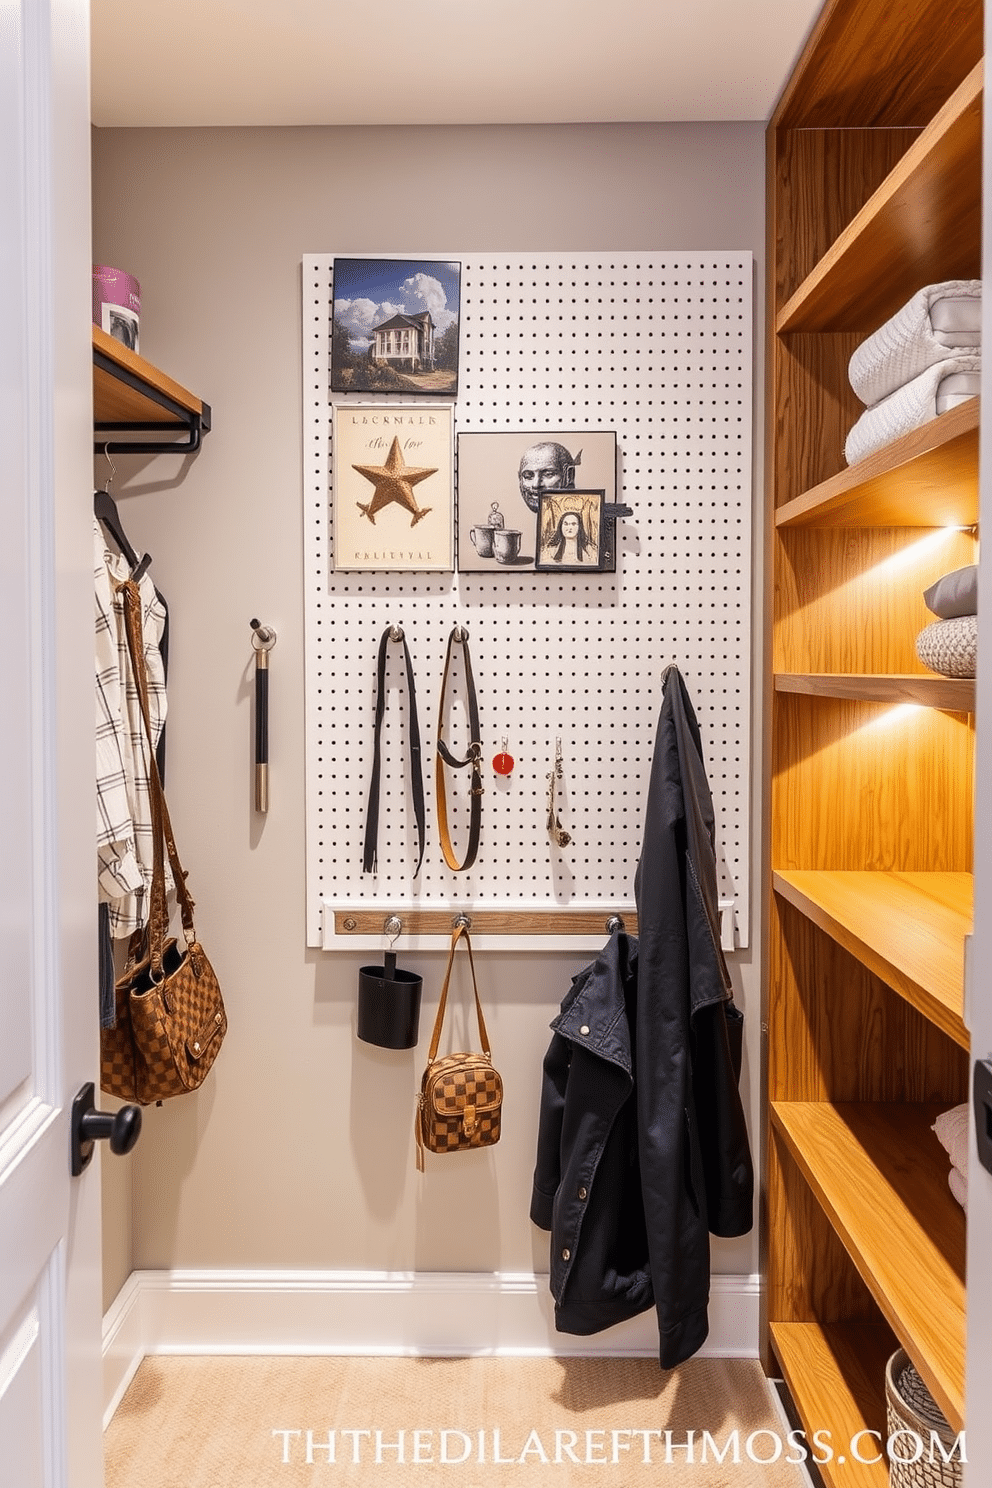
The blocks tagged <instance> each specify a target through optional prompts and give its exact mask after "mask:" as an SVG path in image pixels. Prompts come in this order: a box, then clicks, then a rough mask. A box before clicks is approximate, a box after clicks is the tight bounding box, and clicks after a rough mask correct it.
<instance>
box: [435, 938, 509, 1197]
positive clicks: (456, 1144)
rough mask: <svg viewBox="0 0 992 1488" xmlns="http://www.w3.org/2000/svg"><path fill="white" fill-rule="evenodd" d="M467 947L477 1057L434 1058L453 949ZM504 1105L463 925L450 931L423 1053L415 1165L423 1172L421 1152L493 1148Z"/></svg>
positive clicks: (453, 957)
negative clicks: (437, 999)
mask: <svg viewBox="0 0 992 1488" xmlns="http://www.w3.org/2000/svg"><path fill="white" fill-rule="evenodd" d="M463 938H464V941H465V945H466V947H467V948H468V960H469V965H470V966H471V968H472V990H473V992H474V993H475V1011H476V1013H477V1015H478V1019H479V1038H480V1040H481V1043H482V1052H481V1054H464V1053H462V1054H445V1055H444V1056H443V1057H442V1058H441V1059H438V1058H437V1051H438V1045H439V1044H440V1042H441V1025H442V1023H443V1022H444V1009H445V1006H446V1004H447V1001H448V983H449V982H450V980H451V968H452V965H453V964H454V959H455V950H456V949H457V946H458V942H459V940H461V939H463ZM502 1105H503V1081H502V1080H501V1079H500V1076H499V1072H498V1071H497V1070H496V1069H494V1068H493V1061H492V1056H491V1054H490V1052H489V1035H488V1033H487V1032H486V1022H485V1019H484V1018H483V1016H482V1003H481V1002H480V1001H479V988H478V985H477V983H476V980H475V962H474V961H473V959H472V942H471V941H470V940H469V938H468V931H467V930H466V928H465V926H464V925H458V926H456V927H455V929H454V931H453V932H452V936H451V950H450V952H449V953H448V967H447V970H446V971H445V974H444V986H443V987H442V988H441V1001H440V1002H439V1004H438V1009H437V1017H436V1019H435V1020H434V1032H433V1033H432V1034H431V1046H430V1049H429V1051H428V1054H427V1068H426V1069H425V1070H424V1077H423V1079H422V1080H421V1082H420V1098H419V1100H418V1101H417V1117H416V1122H415V1128H416V1136H417V1167H418V1169H419V1170H420V1172H423V1169H424V1148H425V1147H426V1148H427V1150H428V1152H463V1151H466V1150H467V1149H468V1148H471V1147H492V1146H494V1145H495V1143H496V1142H498V1141H499V1132H500V1114H501V1110H502Z"/></svg>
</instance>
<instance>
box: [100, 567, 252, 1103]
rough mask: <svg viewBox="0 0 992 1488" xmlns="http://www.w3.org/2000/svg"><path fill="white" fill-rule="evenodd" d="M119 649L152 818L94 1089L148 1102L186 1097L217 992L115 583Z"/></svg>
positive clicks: (209, 1060)
mask: <svg viewBox="0 0 992 1488" xmlns="http://www.w3.org/2000/svg"><path fill="white" fill-rule="evenodd" d="M121 588H122V590H123V595H124V618H125V623H126V628H127V643H128V651H129V653H130V656H131V664H132V666H133V668H134V679H135V686H136V688H137V693H138V701H139V703H140V705H141V716H142V719H143V722H144V726H145V735H146V738H147V740H148V748H149V780H148V785H149V796H150V804H151V815H152V853H153V862H152V881H151V889H150V894H149V910H148V921H147V924H146V925H145V926H144V928H143V929H142V930H139V931H136V932H135V934H134V935H132V937H131V941H130V945H129V947H128V960H127V965H126V966H125V968H124V970H123V972H122V974H121V976H120V977H119V978H118V981H117V985H116V988H115V1014H116V1016H115V1020H114V1024H113V1027H111V1028H102V1029H101V1030H100V1088H101V1089H102V1090H105V1091H106V1092H107V1094H108V1095H116V1096H119V1097H120V1098H121V1100H127V1101H138V1102H139V1104H141V1105H149V1104H150V1103H151V1102H152V1101H163V1100H165V1099H167V1097H169V1096H172V1095H183V1094H185V1093H186V1092H187V1091H190V1090H196V1089H197V1087H198V1086H199V1085H201V1084H202V1083H203V1081H204V1080H205V1079H206V1077H207V1074H208V1072H209V1071H210V1069H211V1067H212V1066H213V1063H214V1060H215V1059H216V1058H217V1054H218V1051H219V1050H220V1046H221V1043H222V1042H223V1040H224V1036H225V1034H226V1033H227V1011H226V1009H225V1007H224V999H223V997H222V996H221V990H220V985H219V983H218V981H217V977H216V976H215V974H214V969H213V967H212V966H211V965H210V962H209V961H208V960H207V956H206V952H205V951H204V949H203V947H202V945H201V944H200V942H199V940H198V939H197V935H196V928H195V926H194V923H193V908H194V906H193V899H192V896H191V895H190V892H189V888H188V886H187V883H186V874H185V872H184V870H183V865H182V863H181V862H180V861H179V853H178V851H177V850H176V843H175V838H174V836H173V832H172V823H171V821H170V820H169V808H168V805H167V804H166V800H165V792H164V790H163V789H162V781H161V778H160V776H159V773H158V765H157V762H156V759H155V750H154V747H153V742H152V729H151V721H150V714H149V708H148V679H147V676H146V674H145V660H144V643H143V641H142V637H141V594H140V592H139V590H138V586H137V584H135V583H134V582H133V581H132V580H128V581H127V582H126V583H124V584H122V585H121ZM166 854H168V858H169V863H170V865H171V868H172V878H173V882H174V884H175V888H176V898H177V900H178V902H179V909H180V914H181V918H182V927H183V936H184V938H185V942H186V943H185V945H184V946H182V947H180V946H179V944H178V942H177V941H176V940H175V939H174V938H171V937H168V928H169V908H168V900H167V896H166V888H165V858H166Z"/></svg>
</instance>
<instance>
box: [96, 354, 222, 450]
mask: <svg viewBox="0 0 992 1488" xmlns="http://www.w3.org/2000/svg"><path fill="white" fill-rule="evenodd" d="M92 330H93V427H94V429H95V430H96V431H97V433H98V434H99V433H101V432H104V433H109V432H114V431H122V432H123V431H125V430H132V431H134V430H139V431H140V430H144V431H153V432H155V431H159V432H161V434H164V435H169V434H171V432H173V431H174V432H176V433H178V434H183V433H184V432H185V434H186V435H187V440H188V442H187V443H185V444H184V443H182V442H181V441H173V440H172V439H171V438H164V439H161V438H160V439H158V440H156V441H149V440H140V441H127V442H124V441H120V440H118V441H116V442H115V441H112V440H100V439H99V438H98V439H97V441H96V447H97V448H98V449H101V450H102V449H103V448H104V446H105V445H108V446H109V448H110V450H111V452H113V453H118V452H125V451H127V450H132V451H133V450H142V451H149V452H161V451H169V450H177V451H179V452H181V453H190V452H191V451H192V450H195V449H197V448H198V447H199V443H200V438H201V435H202V434H205V433H206V432H207V431H208V430H209V428H210V422H211V415H210V405H209V404H208V403H204V402H203V400H202V398H198V397H197V395H196V394H195V393H191V392H190V391H189V389H188V388H185V387H183V386H182V385H181V384H180V383H178V382H176V381H175V380H174V379H173V378H171V377H169V376H168V375H167V374H166V373H165V372H162V371H161V370H160V369H159V368H158V367H155V366H153V365H152V363H151V362H149V361H146V360H145V358H144V357H142V356H139V355H138V354H137V352H134V351H131V350H130V348H129V347H127V346H124V345H122V343H121V342H120V341H116V340H115V339H114V337H113V336H109V335H108V334H107V332H106V331H103V330H101V329H100V327H99V326H96V325H95V326H93V327H92Z"/></svg>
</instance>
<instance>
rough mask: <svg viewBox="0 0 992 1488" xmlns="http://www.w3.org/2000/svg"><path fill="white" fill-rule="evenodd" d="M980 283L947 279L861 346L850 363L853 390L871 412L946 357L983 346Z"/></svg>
mask: <svg viewBox="0 0 992 1488" xmlns="http://www.w3.org/2000/svg"><path fill="white" fill-rule="evenodd" d="M981 330H982V281H981V280H980V279H947V280H945V281H944V282H943V283H942V284H928V285H927V286H926V288H925V289H921V290H919V291H918V292H917V293H916V294H915V295H914V296H913V298H912V299H911V300H909V301H908V303H907V304H905V305H903V307H902V309H901V310H897V311H896V313H895V315H893V316H892V318H891V319H890V320H887V321H886V322H885V324H884V325H882V326H879V328H878V330H877V331H875V332H874V333H873V334H872V335H871V336H869V337H868V339H867V340H866V341H863V342H862V343H861V345H860V346H859V347H858V349H857V351H856V352H855V353H854V355H853V356H852V358H851V361H850V364H849V367H848V376H849V377H850V380H851V386H852V388H853V389H854V391H855V392H856V393H857V395H858V397H859V398H860V399H861V401H862V403H865V404H867V406H868V407H869V408H872V407H874V405H875V404H876V403H879V402H881V400H882V399H883V398H887V397H888V396H889V394H890V393H894V392H895V390H896V388H900V387H904V386H905V385H906V383H907V382H912V380H913V378H914V377H918V376H919V375H920V373H921V372H925V371H926V369H927V367H931V366H933V365H934V363H936V362H942V361H945V360H946V359H947V358H948V357H949V356H955V355H968V354H969V353H972V352H974V353H977V352H978V351H979V348H980V346H981Z"/></svg>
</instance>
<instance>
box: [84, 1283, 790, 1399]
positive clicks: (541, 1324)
mask: <svg viewBox="0 0 992 1488" xmlns="http://www.w3.org/2000/svg"><path fill="white" fill-rule="evenodd" d="M760 1291H761V1280H760V1277H758V1276H756V1275H752V1276H714V1277H713V1278H712V1281H711V1285H710V1307H709V1321H710V1333H709V1337H708V1338H707V1340H706V1343H705V1345H704V1346H703V1348H702V1349H701V1350H700V1356H701V1357H707V1356H708V1357H710V1358H753V1357H756V1356H757V1353H758V1306H759V1297H760ZM657 1349H658V1330H657V1323H656V1319H655V1312H654V1309H653V1308H652V1309H651V1310H650V1311H649V1312H646V1313H642V1314H641V1316H640V1317H636V1318H632V1319H631V1320H630V1321H629V1322H627V1323H622V1324H620V1325H619V1326H618V1327H616V1328H610V1329H608V1330H607V1331H606V1332H605V1333H596V1334H594V1335H592V1336H591V1337H588V1338H576V1337H573V1336H572V1335H571V1334H566V1333H557V1332H556V1331H555V1325H554V1307H553V1304H552V1299H551V1294H550V1291H549V1288H548V1278H547V1276H533V1275H530V1274H528V1273H523V1274H516V1273H507V1272H502V1273H492V1272H487V1273H475V1272H465V1273H462V1272H457V1273H456V1272H406V1271H402V1272H400V1271H388V1272H382V1271H377V1272H371V1271H366V1272H357V1271H134V1272H132V1274H131V1275H130V1276H129V1277H128V1280H127V1282H126V1283H125V1285H124V1286H123V1287H122V1288H121V1291H120V1293H119V1294H118V1296H117V1298H116V1299H115V1301H114V1303H113V1304H112V1306H111V1307H110V1309H109V1311H108V1312H107V1314H106V1317H105V1318H104V1328H103V1365H104V1403H105V1416H104V1420H105V1422H106V1421H109V1419H110V1417H111V1416H112V1415H113V1413H114V1411H115V1410H116V1409H117V1406H118V1404H119V1402H120V1399H121V1397H122V1396H123V1394H124V1391H125V1390H126V1389H127V1386H128V1384H129V1383H130V1381H131V1379H132V1377H133V1375H134V1372H135V1370H136V1369H137V1367H138V1365H139V1364H140V1363H141V1360H142V1359H143V1358H144V1356H145V1355H146V1354H414V1355H417V1354H422V1355H442V1354H507V1355H512V1354H561V1355H567V1354H571V1355H576V1354H592V1355H603V1354H605V1355H624V1354H626V1355H635V1356H648V1357H652V1356H653V1355H654V1354H655V1353H656V1352H657Z"/></svg>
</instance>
